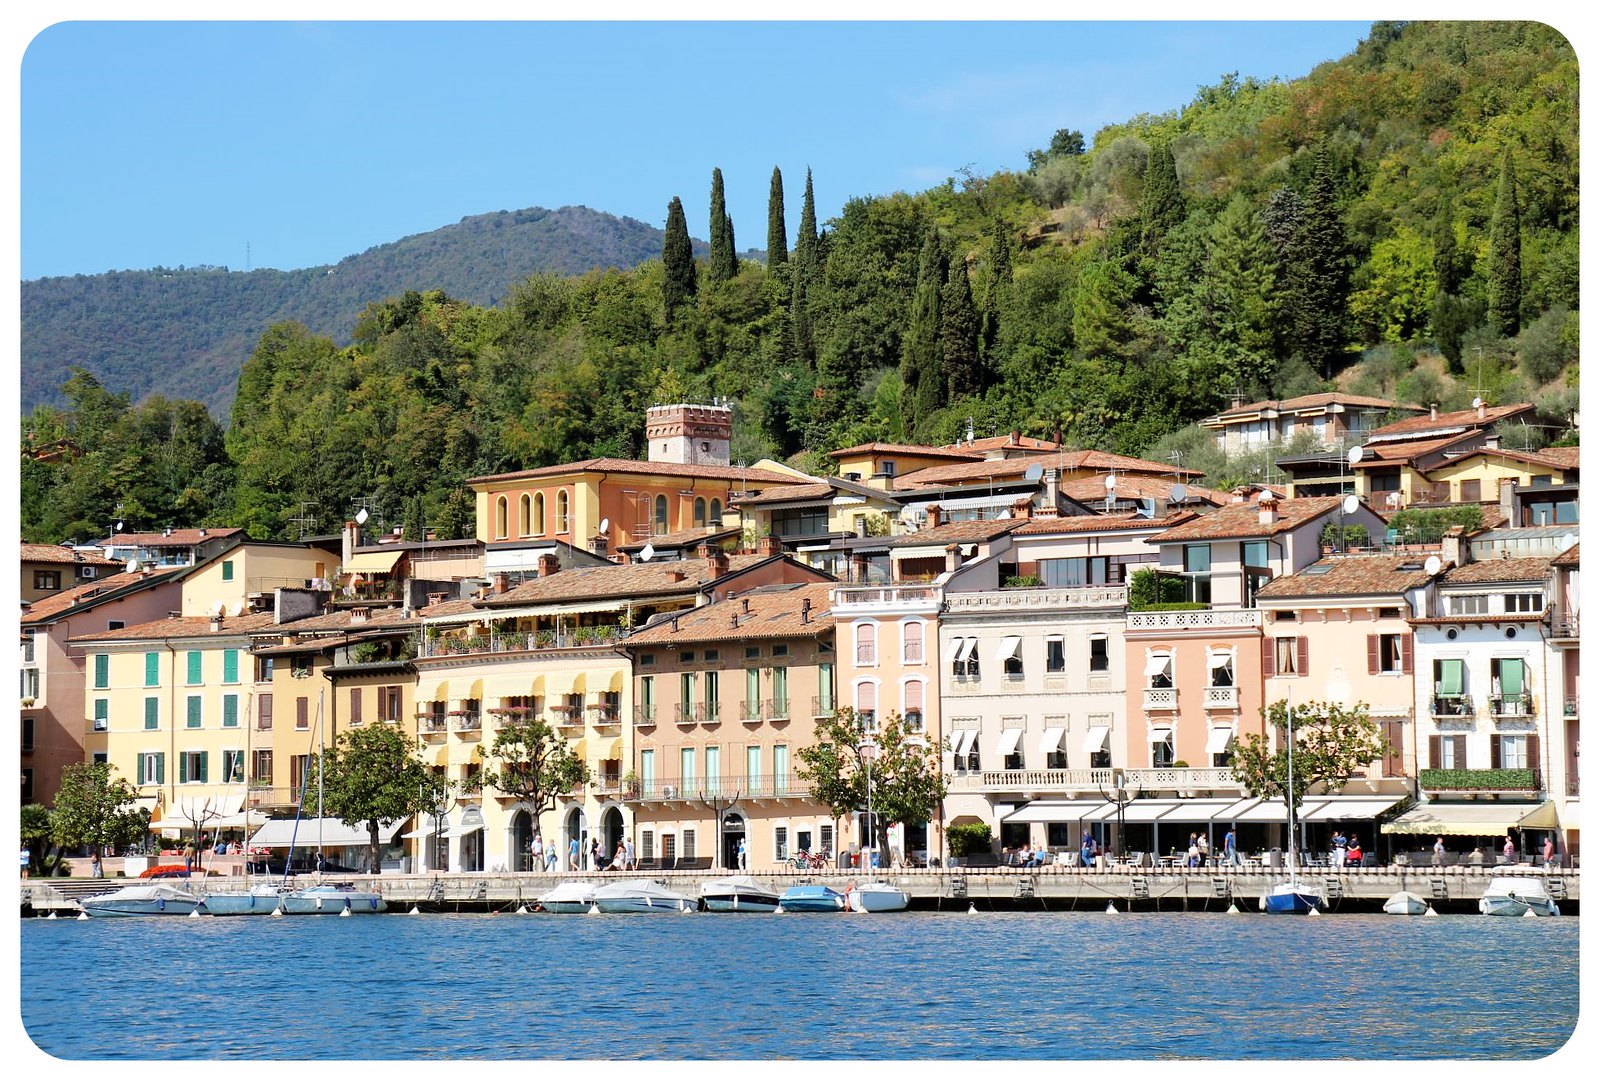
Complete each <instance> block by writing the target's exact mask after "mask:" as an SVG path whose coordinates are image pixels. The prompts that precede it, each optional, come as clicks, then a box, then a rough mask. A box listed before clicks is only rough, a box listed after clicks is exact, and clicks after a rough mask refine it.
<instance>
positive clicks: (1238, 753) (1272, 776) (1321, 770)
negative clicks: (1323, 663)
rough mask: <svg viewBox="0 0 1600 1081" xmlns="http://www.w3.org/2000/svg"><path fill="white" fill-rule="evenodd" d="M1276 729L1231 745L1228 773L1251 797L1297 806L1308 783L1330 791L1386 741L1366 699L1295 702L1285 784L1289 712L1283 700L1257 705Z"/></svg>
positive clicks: (1375, 756)
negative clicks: (1350, 702) (1291, 751)
mask: <svg viewBox="0 0 1600 1081" xmlns="http://www.w3.org/2000/svg"><path fill="white" fill-rule="evenodd" d="M1261 715H1262V717H1263V719H1265V720H1266V721H1268V722H1269V723H1270V724H1271V725H1272V727H1273V728H1274V729H1276V731H1277V736H1276V738H1274V739H1271V740H1269V739H1268V738H1267V737H1266V736H1258V735H1255V734H1254V733H1252V734H1249V735H1245V736H1242V737H1241V738H1240V739H1239V740H1238V742H1237V743H1235V744H1234V750H1233V774H1234V776H1235V777H1237V778H1238V779H1239V782H1240V783H1241V784H1242V785H1244V787H1245V790H1246V791H1247V792H1249V793H1250V795H1252V796H1254V797H1256V798H1257V799H1285V798H1287V799H1288V800H1290V801H1291V802H1292V804H1293V808H1294V810H1295V811H1297V812H1298V811H1299V809H1300V803H1301V801H1302V800H1304V799H1305V795H1306V793H1307V792H1308V791H1309V790H1310V789H1311V787H1312V786H1313V785H1317V784H1326V785H1328V786H1329V788H1330V790H1331V789H1332V788H1333V787H1336V786H1338V785H1340V784H1342V783H1343V782H1344V781H1345V780H1346V779H1348V778H1350V777H1352V776H1354V775H1355V774H1356V773H1357V772H1358V771H1359V770H1361V769H1363V768H1364V767H1366V766H1367V765H1369V764H1371V763H1373V762H1375V761H1377V760H1378V759H1379V758H1381V757H1383V754H1384V752H1385V750H1386V749H1387V745H1386V744H1385V742H1384V739H1383V736H1382V735H1381V734H1380V733H1379V730H1378V724H1377V722H1376V721H1374V720H1372V719H1371V718H1370V717H1368V716H1367V704H1366V703H1365V702H1358V703H1356V704H1355V705H1354V706H1345V705H1342V704H1340V703H1337V702H1297V703H1296V704H1295V705H1294V707H1293V715H1294V787H1293V788H1292V789H1291V788H1290V785H1289V739H1288V729H1289V716H1290V710H1289V708H1288V702H1287V701H1286V700H1285V699H1281V698H1280V699H1279V700H1278V701H1276V702H1274V703H1272V704H1271V705H1270V706H1265V707H1263V708H1262V710H1261Z"/></svg>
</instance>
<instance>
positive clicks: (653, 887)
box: [594, 879, 696, 912]
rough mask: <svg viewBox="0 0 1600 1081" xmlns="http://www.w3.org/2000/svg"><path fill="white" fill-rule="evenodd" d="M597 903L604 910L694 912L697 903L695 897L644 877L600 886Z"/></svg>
mask: <svg viewBox="0 0 1600 1081" xmlns="http://www.w3.org/2000/svg"><path fill="white" fill-rule="evenodd" d="M594 903H595V907H596V908H598V909H599V910H600V911H601V912H693V911H694V910H695V907H696V906H695V902H694V899H693V898H690V897H685V896H684V895H683V894H681V893H674V892H672V891H671V890H669V889H667V888H666V887H665V886H663V885H661V884H660V883H659V882H650V881H647V880H645V879H635V880H633V881H631V882H613V883H611V884H610V885H606V886H597V887H595V891H594Z"/></svg>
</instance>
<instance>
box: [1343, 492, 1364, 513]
mask: <svg viewBox="0 0 1600 1081" xmlns="http://www.w3.org/2000/svg"><path fill="white" fill-rule="evenodd" d="M1339 506H1340V508H1341V509H1342V510H1343V511H1344V512H1345V513H1346V514H1354V513H1355V512H1356V508H1357V507H1359V506H1361V500H1360V499H1359V498H1357V497H1356V496H1354V495H1347V496H1345V497H1344V502H1343V503H1341V504H1340V505H1339Z"/></svg>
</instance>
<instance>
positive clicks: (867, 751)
mask: <svg viewBox="0 0 1600 1081" xmlns="http://www.w3.org/2000/svg"><path fill="white" fill-rule="evenodd" d="M856 750H857V751H859V752H860V753H861V761H862V762H863V763H865V764H866V767H867V846H866V863H865V864H864V865H863V869H868V868H870V867H871V866H872V853H873V852H874V851H876V850H877V844H878V834H877V831H876V830H874V829H873V821H872V759H873V758H874V757H875V756H876V755H877V753H878V745H877V744H876V743H874V742H872V740H871V739H870V738H869V739H864V740H862V741H861V742H860V743H858V744H856Z"/></svg>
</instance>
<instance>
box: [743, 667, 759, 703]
mask: <svg viewBox="0 0 1600 1081" xmlns="http://www.w3.org/2000/svg"><path fill="white" fill-rule="evenodd" d="M744 696H745V699H746V701H748V702H749V703H750V706H749V708H750V709H754V708H755V703H756V699H758V698H760V697H761V670H760V669H759V668H746V669H745V670H744Z"/></svg>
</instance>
